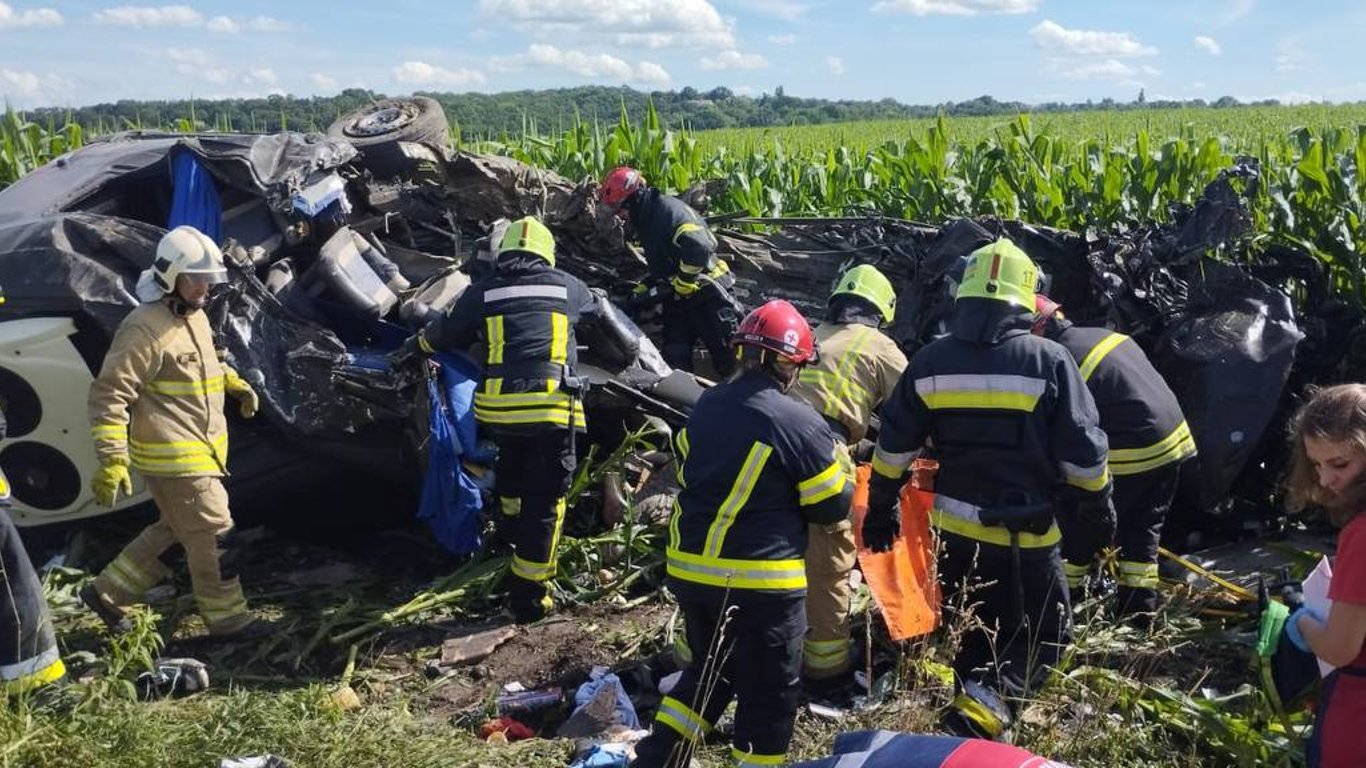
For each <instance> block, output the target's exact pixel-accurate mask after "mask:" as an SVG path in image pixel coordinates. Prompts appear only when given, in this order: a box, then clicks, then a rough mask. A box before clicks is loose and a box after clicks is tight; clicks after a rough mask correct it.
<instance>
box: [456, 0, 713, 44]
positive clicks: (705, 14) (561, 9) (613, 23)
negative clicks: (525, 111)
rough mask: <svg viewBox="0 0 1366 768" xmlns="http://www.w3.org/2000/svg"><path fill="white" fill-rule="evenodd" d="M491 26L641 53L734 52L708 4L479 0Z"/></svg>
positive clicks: (689, 0) (698, 0) (699, 0)
mask: <svg viewBox="0 0 1366 768" xmlns="http://www.w3.org/2000/svg"><path fill="white" fill-rule="evenodd" d="M479 8H480V10H481V11H482V12H483V13H484V14H485V16H486V17H487V18H488V19H490V20H496V21H506V22H511V23H513V24H516V25H517V26H518V27H520V28H523V29H525V30H527V31H529V32H531V33H533V34H536V35H537V36H539V37H540V38H542V39H553V40H557V41H558V40H564V39H566V38H575V39H579V40H584V41H591V42H593V43H594V44H595V45H599V46H600V45H602V44H603V43H604V42H607V43H611V44H614V45H620V46H630V47H644V48H718V49H725V48H734V47H735V33H734V31H733V30H732V29H731V24H730V22H728V21H726V20H725V19H723V18H722V17H721V14H720V13H719V12H718V11H717V10H716V7H715V6H713V5H712V4H711V3H710V2H708V0H479Z"/></svg>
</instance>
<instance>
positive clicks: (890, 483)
mask: <svg viewBox="0 0 1366 768" xmlns="http://www.w3.org/2000/svg"><path fill="white" fill-rule="evenodd" d="M900 491H901V481H900V480H892V479H890V478H887V477H883V476H881V475H878V474H876V473H874V475H873V478H872V480H871V481H870V482H869V484H868V513H867V514H866V515H864V517H863V545H864V546H865V547H867V548H869V549H871V550H872V551H874V552H886V551H888V550H890V549H891V548H892V542H893V541H895V540H896V537H897V534H898V533H900V531H901V515H900V514H899V513H900V511H901V509H900V504H899V503H898V498H897V497H898V495H899V493H900Z"/></svg>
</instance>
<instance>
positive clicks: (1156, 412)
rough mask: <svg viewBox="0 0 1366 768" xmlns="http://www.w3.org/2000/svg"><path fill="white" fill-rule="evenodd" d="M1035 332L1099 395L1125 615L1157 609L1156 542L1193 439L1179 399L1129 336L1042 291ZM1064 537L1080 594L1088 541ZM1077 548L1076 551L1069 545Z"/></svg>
mask: <svg viewBox="0 0 1366 768" xmlns="http://www.w3.org/2000/svg"><path fill="white" fill-rule="evenodd" d="M1035 308H1036V310H1037V313H1038V317H1037V319H1036V320H1035V321H1034V332H1035V333H1037V334H1039V335H1042V336H1043V337H1044V338H1046V339H1051V340H1053V341H1056V342H1058V343H1059V344H1061V345H1062V346H1064V347H1066V348H1067V351H1068V352H1070V353H1071V354H1072V357H1073V358H1074V359H1075V360H1076V361H1077V365H1078V366H1079V367H1080V369H1081V378H1082V380H1083V381H1085V382H1086V387H1087V389H1089V390H1091V396H1092V397H1093V398H1094V399H1095V401H1096V409H1097V410H1098V411H1099V412H1100V426H1101V429H1103V430H1105V434H1106V436H1107V437H1108V438H1109V443H1110V474H1111V475H1113V476H1114V484H1115V487H1114V502H1115V514H1116V516H1117V517H1118V520H1119V526H1118V531H1117V534H1116V536H1117V543H1118V544H1119V579H1118V581H1119V594H1118V606H1119V610H1120V613H1121V614H1123V615H1130V616H1137V615H1143V614H1151V613H1152V612H1153V611H1156V610H1157V545H1158V542H1159V541H1160V540H1161V538H1162V524H1163V522H1164V521H1165V520H1166V518H1167V511H1168V510H1169V509H1171V505H1172V499H1173V497H1175V495H1176V483H1177V480H1178V479H1179V478H1180V476H1181V464H1182V462H1184V461H1186V460H1187V459H1189V458H1191V457H1192V456H1194V455H1195V453H1196V451H1195V438H1194V437H1192V436H1191V429H1190V425H1189V424H1187V423H1186V417H1185V416H1184V415H1183V414H1182V413H1181V404H1180V403H1178V402H1177V400H1176V395H1175V394H1173V393H1172V390H1171V388H1170V387H1168V386H1167V382H1166V381H1165V380H1163V378H1162V375H1161V374H1159V373H1158V372H1157V369H1156V368H1153V365H1152V363H1150V362H1149V361H1148V357H1147V355H1145V354H1143V350H1142V349H1141V348H1139V346H1138V344H1136V343H1134V341H1133V340H1132V339H1130V338H1129V337H1128V336H1125V335H1124V334H1122V333H1115V332H1114V331H1111V330H1109V329H1107V328H1083V327H1080V326H1077V325H1074V324H1073V323H1072V321H1071V320H1068V319H1067V318H1066V317H1065V316H1064V315H1063V313H1062V309H1061V307H1059V306H1058V304H1057V303H1056V302H1054V301H1052V300H1051V299H1049V298H1048V297H1047V296H1042V295H1040V296H1039V297H1038V298H1037V302H1036V306H1035ZM1081 544H1082V546H1081V547H1080V548H1079V550H1078V547H1077V546H1076V543H1075V542H1073V541H1071V540H1068V539H1064V541H1063V545H1062V546H1063V554H1064V555H1065V557H1066V562H1064V563H1063V568H1064V570H1065V571H1066V573H1067V584H1068V586H1069V587H1070V588H1072V591H1073V594H1074V595H1076V594H1078V593H1079V591H1080V590H1081V588H1082V587H1083V585H1084V582H1085V580H1086V578H1087V576H1088V574H1089V572H1090V570H1091V566H1092V562H1091V560H1090V559H1088V558H1089V555H1090V553H1089V552H1087V551H1086V548H1087V544H1086V542H1081ZM1074 550H1078V551H1074Z"/></svg>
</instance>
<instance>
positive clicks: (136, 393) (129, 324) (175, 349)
mask: <svg viewBox="0 0 1366 768" xmlns="http://www.w3.org/2000/svg"><path fill="white" fill-rule="evenodd" d="M236 375H237V374H236V373H235V372H233V371H232V369H231V368H229V367H228V366H226V365H224V364H223V363H222V362H221V361H220V360H219V359H218V353H217V351H216V350H215V349H214V345H213V331H212V329H211V328H210V327H209V320H208V318H207V317H206V316H205V314H204V312H203V311H194V312H190V313H189V314H188V315H185V316H183V317H182V316H179V315H177V314H175V312H173V311H172V310H171V307H170V305H169V303H168V302H166V301H156V302H152V303H149V304H143V305H142V306H139V307H138V308H137V309H134V310H133V311H132V312H130V313H129V314H128V317H126V318H124V320H123V323H122V324H120V325H119V328H118V331H117V332H115V334H114V339H113V341H112V342H111V343H110V345H109V352H108V353H106V354H105V356H104V365H103V366H102V367H101V368H100V374H99V376H98V377H96V379H95V381H94V383H93V384H91V385H90V399H89V416H90V425H91V427H90V431H91V437H92V438H93V439H94V441H95V451H96V452H97V453H98V454H99V455H100V456H101V457H106V456H111V457H117V458H123V459H127V460H129V461H130V463H131V464H132V466H133V467H135V468H137V469H138V470H139V471H141V472H143V473H145V474H149V475H164V476H169V477H190V476H203V475H224V474H226V473H227V466H228V424H227V419H226V418H225V417H224V415H223V399H224V392H225V388H226V384H227V381H228V379H229V377H235V376H236Z"/></svg>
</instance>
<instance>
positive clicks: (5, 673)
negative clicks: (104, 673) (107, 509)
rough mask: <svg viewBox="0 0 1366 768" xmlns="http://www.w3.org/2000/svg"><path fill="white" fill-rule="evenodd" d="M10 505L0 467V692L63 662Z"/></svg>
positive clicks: (36, 684)
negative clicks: (10, 513) (10, 512)
mask: <svg viewBox="0 0 1366 768" xmlns="http://www.w3.org/2000/svg"><path fill="white" fill-rule="evenodd" d="M3 301H4V299H3V298H0V302H3ZM4 437H5V415H4V414H3V413H0V439H4ZM9 507H10V486H9V480H8V479H6V478H5V473H4V472H3V471H0V693H3V694H5V695H11V696H12V695H16V694H21V693H27V692H28V691H32V690H35V689H37V688H40V687H42V686H45V685H51V684H53V683H57V682H60V681H61V680H62V679H63V678H65V677H66V667H65V665H63V664H62V656H61V653H60V652H59V651H58V649H57V635H56V633H55V632H54V631H53V628H52V616H51V614H49V613H48V609H47V601H46V600H45V598H44V597H43V582H42V581H40V580H39V579H38V574H37V573H36V572H35V571H34V570H33V563H32V562H31V561H30V560H29V558H28V552H26V551H25V550H24V542H23V541H21V540H20V539H19V531H18V530H17V529H16V528H15V527H14V521H13V520H11V519H10V516H9Z"/></svg>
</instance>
